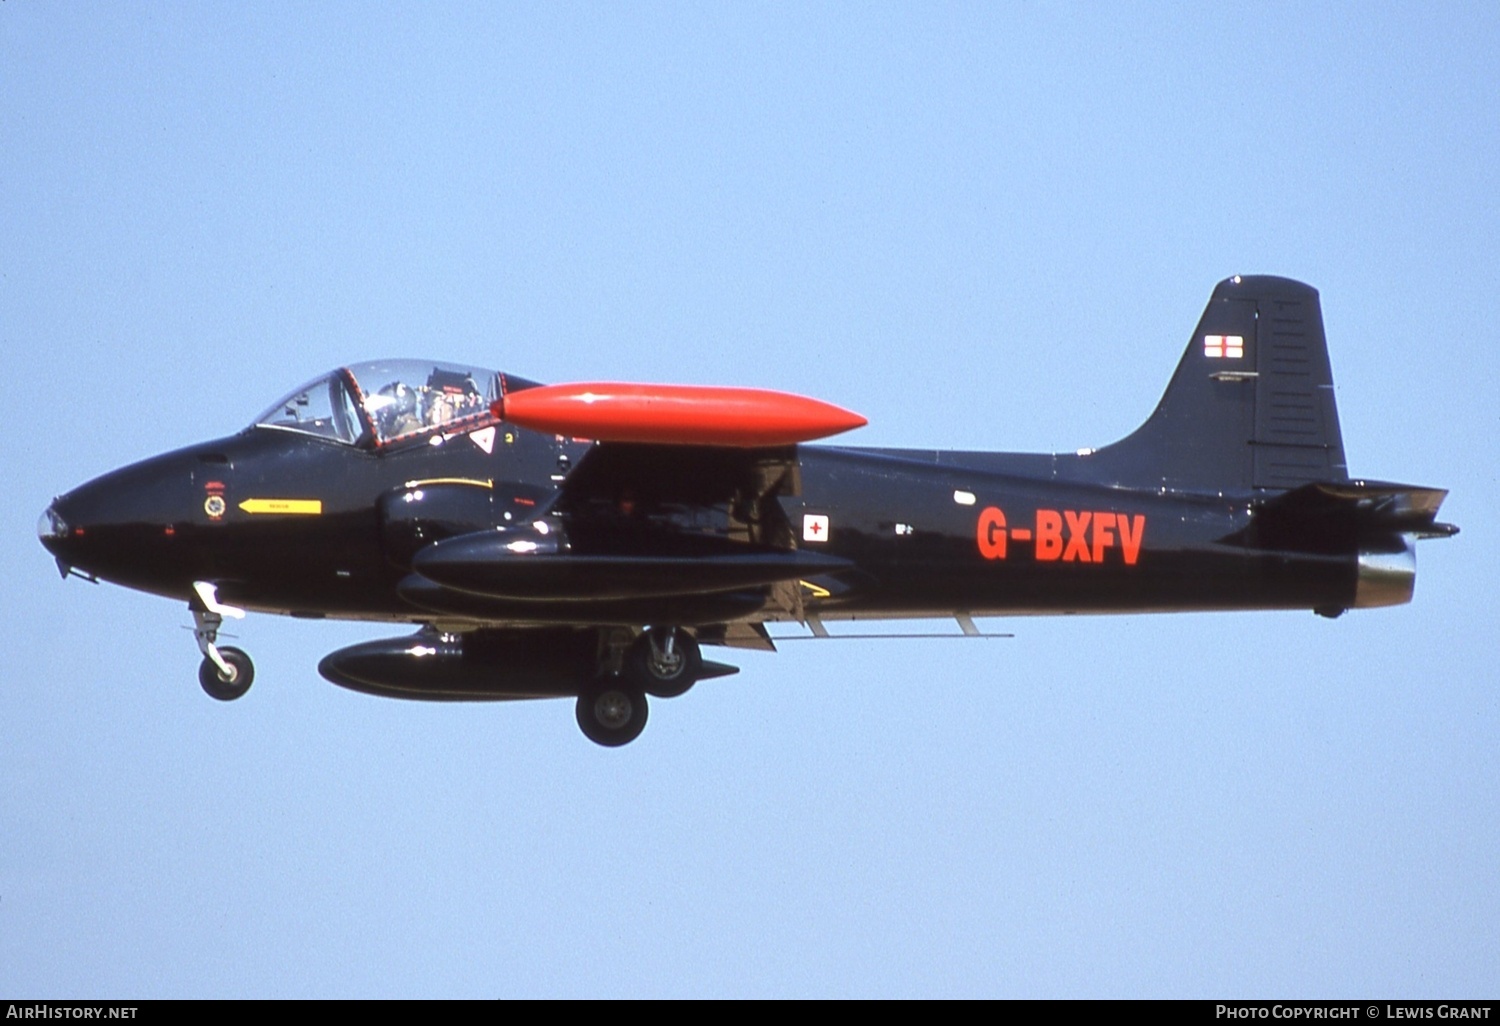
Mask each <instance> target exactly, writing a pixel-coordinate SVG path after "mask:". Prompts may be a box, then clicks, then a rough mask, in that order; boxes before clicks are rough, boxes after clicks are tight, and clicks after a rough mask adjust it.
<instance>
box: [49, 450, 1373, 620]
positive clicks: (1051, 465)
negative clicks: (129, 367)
mask: <svg viewBox="0 0 1500 1026" xmlns="http://www.w3.org/2000/svg"><path fill="white" fill-rule="evenodd" d="M507 439H509V440H508V441H507ZM590 448H591V446H590V443H587V442H581V441H573V440H566V439H561V438H557V437H553V436H542V435H538V434H536V433H533V432H529V431H524V430H521V429H515V428H509V427H507V426H506V425H500V427H499V433H498V435H497V436H496V438H495V439H494V443H493V445H492V448H491V451H490V452H485V451H484V450H483V449H482V448H481V447H480V446H479V445H477V444H473V443H472V442H471V441H470V440H469V438H468V437H467V436H466V435H457V436H454V437H450V438H448V439H447V440H445V441H443V442H442V443H441V444H431V443H430V442H428V441H425V440H424V441H423V442H422V443H420V444H414V445H411V446H409V447H406V448H394V449H386V450H382V451H374V450H370V449H363V448H359V447H355V446H350V445H346V444H341V443H339V442H335V441H330V440H325V439H321V438H316V437H312V436H309V435H304V434H298V433H295V432H290V431H281V430H274V429H267V428H252V429H249V430H247V431H245V432H242V433H240V434H238V435H234V436H232V437H229V438H224V439H220V440H218V441H215V442H209V443H206V444H202V445H197V446H193V447H190V448H187V449H183V450H179V451H177V452H173V453H169V454H166V455H163V456H158V457H155V458H153V459H150V460H146V461H144V462H142V463H138V464H134V465H132V466H129V467H126V468H123V469H121V470H118V471H115V472H113V473H110V474H107V475H105V476H103V477H101V478H99V479H97V480H95V481H92V482H90V483H88V484H86V485H84V486H82V487H80V488H78V489H76V490H74V491H72V492H70V493H68V494H67V495H65V496H63V497H61V498H59V499H58V500H57V501H56V503H55V504H54V507H53V510H54V511H55V513H56V514H57V515H58V516H59V517H61V519H62V520H63V521H65V522H66V524H67V525H68V533H67V535H66V537H59V538H56V539H52V540H49V541H48V547H49V548H50V549H51V550H52V551H53V552H54V554H56V555H57V556H58V558H59V559H60V560H61V561H62V562H64V563H66V564H68V565H70V566H73V567H76V568H78V569H79V570H82V571H85V572H87V573H90V574H93V575H96V576H98V577H100V578H103V579H105V580H109V581H113V582H115V583H118V584H121V585H125V586H127V587H131V588H137V589H140V590H143V591H149V592H153V593H156V594H160V595H164V596H168V597H173V598H179V599H183V600H188V599H190V598H191V596H192V586H193V583H194V582H195V581H212V582H214V583H215V584H216V585H217V586H218V588H219V595H220V597H221V598H222V599H223V600H224V601H226V602H230V603H233V604H235V605H239V606H243V607H246V608H249V609H253V610H260V611H266V612H277V613H287V614H291V615H293V616H306V617H334V618H353V619H372V620H390V621H401V622H430V621H433V620H434V619H445V620H449V621H470V620H472V621H474V622H477V623H504V624H517V625H519V624H525V623H538V624H540V623H547V624H556V623H559V622H573V623H579V624H594V623H600V622H621V623H636V624H640V623H656V622H662V621H663V619H669V620H670V619H675V620H677V621H679V622H682V623H689V624H691V623H698V622H703V620H704V618H705V615H706V616H707V618H709V619H717V618H721V617H720V615H719V614H720V612H721V608H720V607H721V606H722V605H723V597H722V596H721V597H720V599H718V600H715V599H712V598H706V597H703V595H702V594H701V593H700V594H699V595H698V597H697V598H695V599H693V600H691V601H689V600H686V599H680V600H677V601H676V602H675V603H674V602H670V601H666V600H664V599H662V598H661V597H659V596H641V597H640V598H639V599H638V600H636V601H631V600H630V599H629V598H628V597H627V598H616V599H613V600H611V601H609V602H607V603H603V602H589V601H585V600H578V599H574V600H556V599H553V600H548V601H537V602H527V601H525V600H523V599H519V598H513V597H512V598H496V597H493V596H487V597H481V596H477V595H463V596H450V597H451V598H452V601H451V602H450V603H449V604H448V605H447V606H443V605H442V604H441V603H440V604H439V608H440V609H441V610H442V611H441V612H440V613H435V612H434V609H433V607H432V605H431V604H430V603H427V604H424V605H416V604H414V603H413V602H412V601H411V600H410V598H406V597H403V595H402V594H401V591H400V589H401V586H402V583H403V581H408V579H409V578H410V577H411V576H412V575H411V568H410V557H411V555H412V550H413V549H414V548H416V547H419V546H420V544H422V543H424V542H427V541H431V540H438V539H440V538H442V537H444V536H451V535H453V534H459V533H464V532H466V531H467V532H477V531H483V530H486V529H491V528H495V527H506V526H508V525H513V524H518V523H523V522H525V521H527V520H529V519H531V518H532V517H535V516H536V515H538V513H543V515H551V516H553V517H554V518H556V519H559V520H561V521H563V522H566V521H567V520H568V519H569V516H570V514H569V513H568V512H567V511H558V510H556V509H553V510H552V512H551V513H550V514H547V513H544V512H543V511H546V510H548V509H549V506H551V505H552V504H553V503H554V499H555V497H556V495H557V493H558V490H559V489H560V487H561V485H562V482H563V481H564V480H565V479H566V477H567V475H568V473H569V472H570V470H571V469H572V468H573V467H574V466H575V465H576V464H577V463H578V462H579V461H580V460H582V459H583V458H584V457H585V456H586V454H587V453H588V452H589V450H590ZM791 463H792V464H793V466H794V468H795V472H796V473H795V480H796V485H795V487H786V486H783V487H782V488H781V489H780V491H779V492H778V493H777V494H773V495H769V496H765V497H762V498H763V505H764V506H765V507H766V508H767V509H769V501H771V500H774V505H775V511H776V514H775V515H777V516H778V517H780V518H782V519H783V525H782V526H783V531H782V536H783V541H782V543H781V544H783V545H786V546H788V547H792V548H798V549H801V550H803V551H806V552H810V553H811V552H816V553H821V554H825V555H827V556H831V557H837V558H839V559H842V560H847V561H848V563H849V564H852V565H851V566H850V567H849V568H848V569H846V570H842V571H840V572H837V573H831V574H824V575H813V577H812V579H810V580H804V581H802V582H801V583H800V584H799V585H798V591H799V593H800V594H799V597H800V600H801V603H802V606H801V610H800V612H801V613H802V614H813V615H817V616H821V617H823V618H827V619H841V618H864V617H922V616H948V615H953V614H956V613H959V614H962V613H968V614H975V615H978V614H1033V613H1066V612H1079V613H1088V612H1125V611H1170V610H1198V609H1224V608H1345V607H1348V606H1350V605H1352V604H1353V602H1354V592H1355V580H1356V563H1357V560H1356V551H1355V544H1354V540H1353V539H1352V538H1350V539H1347V540H1346V541H1345V542H1344V543H1342V544H1337V543H1336V544H1330V545H1325V546H1321V548H1322V549H1323V550H1324V551H1286V550H1277V549H1267V548H1265V547H1264V546H1262V545H1259V544H1255V538H1254V537H1253V532H1250V531H1248V530H1247V529H1248V528H1249V527H1250V524H1251V520H1252V504H1253V503H1254V501H1255V500H1256V498H1257V496H1256V495H1254V494H1248V493H1247V494H1240V495H1233V494H1225V495H1201V494H1194V493H1190V492H1167V491H1166V490H1164V489H1154V490H1142V489H1130V488H1124V487H1118V486H1110V485H1104V484H1098V483H1090V482H1089V481H1087V480H1086V475H1087V473H1088V457H1087V456H1074V455H1062V456H1035V455H1024V454H999V453H952V452H931V451H927V452H923V451H915V450H873V449H856V448H824V447H812V446H801V447H797V448H796V450H795V451H794V456H793V459H792V460H791ZM424 485H425V486H426V487H427V489H428V490H429V491H433V490H436V489H442V488H444V487H448V488H450V489H455V490H458V491H460V492H461V494H464V495H467V494H469V493H470V492H471V491H473V490H474V489H480V490H482V491H485V492H487V493H488V494H487V495H485V496H484V501H483V502H482V503H479V504H470V507H469V508H467V509H465V510H463V511H460V512H459V513H458V514H457V515H456V516H455V515H448V516H447V518H446V522H444V523H438V524H434V523H432V522H430V521H432V520H433V519H434V518H431V517H430V518H428V520H429V522H428V523H426V524H425V525H418V527H417V530H419V531H420V530H422V529H424V527H425V529H426V530H427V531H429V534H428V535H427V536H426V537H422V538H419V539H417V540H416V541H415V543H414V542H413V541H412V540H411V539H409V538H407V537H406V536H405V534H403V533H402V532H403V531H407V530H408V525H404V524H393V519H392V515H391V513H390V508H391V506H392V504H396V505H399V502H400V497H402V496H405V495H408V494H409V493H410V492H411V491H412V490H414V489H416V490H420V489H421V488H422V487H423V486H424ZM616 498H617V497H616ZM667 498H670V497H667ZM732 498H733V497H732V496H730V495H728V494H726V496H725V498H724V503H722V504H720V505H721V506H722V507H723V508H724V509H727V507H728V505H729V503H730V502H731V501H732ZM641 501H642V503H643V505H646V504H650V507H651V508H643V509H641V510H628V512H630V513H632V514H634V515H636V516H638V517H640V518H643V519H647V520H650V521H651V522H652V523H653V524H654V525H655V530H654V532H647V533H645V534H643V535H641V538H642V539H660V537H661V536H662V532H664V531H665V532H668V533H669V534H671V533H675V534H677V535H680V536H691V537H694V538H700V539H702V538H715V537H718V538H722V539H723V546H731V547H732V546H734V545H735V544H736V540H735V538H734V531H733V528H732V521H733V517H732V516H731V515H729V514H728V513H723V515H721V516H720V517H719V518H718V522H717V524H716V522H715V507H714V504H712V503H704V504H702V508H701V509H693V510H687V509H686V508H685V507H684V506H683V505H682V504H680V503H679V504H673V503H672V502H670V501H665V500H663V499H662V497H659V496H658V497H656V498H655V499H654V500H653V498H652V497H650V496H647V497H645V498H644V499H643V500H641ZM705 511H706V512H705ZM721 512H723V511H722V510H721ZM435 519H437V520H440V521H441V520H444V517H443V516H442V515H438V516H437V517H436V518H435ZM684 521H690V522H684ZM408 533H409V532H408ZM398 535H400V537H398ZM788 537H789V540H786V539H787V538H788ZM741 542H742V543H743V544H746V545H749V546H750V547H752V548H762V547H764V546H765V545H766V544H769V543H770V540H769V539H768V538H761V539H758V544H757V543H752V542H748V541H744V540H741ZM593 544H594V545H595V547H596V548H597V547H599V546H613V547H614V548H616V549H623V551H620V552H617V553H616V554H617V555H623V556H630V555H632V553H631V552H630V551H629V549H630V548H631V547H632V545H634V546H635V547H638V548H639V547H644V546H646V545H651V547H652V548H653V550H656V549H657V546H656V545H655V543H654V541H647V540H641V541H635V540H633V539H632V538H631V537H630V536H629V535H620V534H619V533H618V532H617V533H616V535H615V537H614V538H613V539H611V540H605V541H599V542H594V543H593ZM585 547H587V546H586V545H585ZM713 551H714V552H717V551H722V549H721V548H714V549H713ZM729 551H733V549H732V548H730V549H729ZM634 554H638V555H641V556H650V555H652V554H653V552H639V553H634ZM408 590H410V589H408ZM775 591H776V589H774V588H761V589H759V590H758V594H760V596H761V597H762V598H763V601H760V602H754V601H751V600H750V599H749V598H747V596H746V594H745V590H744V589H739V590H738V591H736V593H735V598H734V600H733V602H732V603H731V604H730V605H729V606H727V607H724V608H727V609H728V610H729V611H730V612H732V614H733V615H732V616H731V617H722V618H726V619H728V618H733V619H752V620H779V619H788V618H793V617H795V616H796V615H797V612H798V611H797V610H795V609H793V608H790V607H789V606H788V603H787V602H785V601H781V602H780V603H778V601H777V596H776V594H775ZM419 598H420V596H419ZM716 602H718V605H716V604H715V603H716ZM691 606H697V607H702V609H707V610H708V612H707V614H705V613H703V612H702V611H700V609H688V608H684V609H677V608H676V607H691ZM674 611H676V612H677V613H678V615H676V616H675V617H674V616H672V615H671V614H672V613H673V612H674ZM663 614H666V615H665V616H664V615H663Z"/></svg>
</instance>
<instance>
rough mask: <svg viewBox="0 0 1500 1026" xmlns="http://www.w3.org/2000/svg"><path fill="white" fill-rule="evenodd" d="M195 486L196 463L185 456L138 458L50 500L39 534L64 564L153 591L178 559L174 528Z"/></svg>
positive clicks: (39, 525) (47, 547) (182, 514)
mask: <svg viewBox="0 0 1500 1026" xmlns="http://www.w3.org/2000/svg"><path fill="white" fill-rule="evenodd" d="M190 487H191V468H190V467H189V466H188V465H186V464H185V463H184V461H183V460H181V459H180V458H174V457H172V456H169V457H157V458H155V459H150V460H146V461H144V462H141V463H135V464H132V465H131V466H128V467H123V468H121V469H120V470H116V471H112V472H110V473H108V474H105V475H104V476H103V477H98V478H95V479H94V480H92V481H90V482H88V483H87V484H85V485H81V486H79V487H78V488H75V489H73V490H72V491H71V492H68V493H67V494H66V495H63V496H60V497H59V498H56V499H54V500H52V505H51V506H48V507H47V509H46V510H45V511H43V513H42V515H41V518H40V519H39V520H38V521H37V536H38V538H39V539H40V540H41V543H42V545H43V547H45V548H46V550H47V551H48V552H50V553H52V555H53V556H55V557H57V561H58V563H59V564H60V565H61V566H63V567H64V568H67V567H77V568H78V569H80V570H84V571H87V572H89V573H92V574H94V575H96V576H98V577H102V578H104V579H106V580H111V581H115V582H117V583H120V584H124V585H127V586H129V587H139V588H146V589H148V590H155V586H156V585H158V584H159V583H160V581H161V580H162V575H163V572H164V571H167V570H168V569H169V568H170V564H171V563H172V562H173V559H172V553H171V551H170V549H171V546H170V545H169V542H170V541H171V540H172V531H171V530H170V529H171V528H172V527H173V524H174V522H176V521H179V520H181V519H182V518H183V516H184V513H185V510H186V509H187V500H188V498H189V495H190V494H191V493H190V490H189V489H190Z"/></svg>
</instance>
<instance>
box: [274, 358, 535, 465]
mask: <svg viewBox="0 0 1500 1026" xmlns="http://www.w3.org/2000/svg"><path fill="white" fill-rule="evenodd" d="M532 384H533V383H532V382H530V381H522V380H520V379H514V378H513V379H510V380H509V381H508V382H507V381H502V376H501V375H500V374H498V373H496V372H495V371H492V370H482V369H480V368H477V367H466V366H461V365H459V364H451V363H435V362H433V361H431V360H375V361H372V362H369V363H357V364H353V365H351V366H348V367H342V368H340V369H339V370H336V371H334V372H333V373H332V374H325V375H324V376H322V377H320V378H317V379H315V380H313V381H310V382H308V383H307V384H305V385H303V386H302V387H301V388H298V389H296V390H294V391H292V392H290V393H288V394H287V395H286V396H285V397H284V398H283V399H281V400H280V401H279V402H277V403H276V404H275V405H273V406H271V407H270V408H269V409H267V410H266V411H265V412H264V413H262V414H261V415H260V416H259V417H257V418H255V426H256V427H265V428H275V429H277V430H280V431H297V432H301V433H302V434H308V435H317V436H318V437H320V438H328V439H332V440H334V441H338V442H343V443H345V444H347V445H362V446H372V447H380V446H385V445H390V444H391V443H393V442H401V441H406V440H408V439H413V438H417V437H420V436H423V435H427V434H431V433H434V432H437V431H445V432H446V431H465V430H469V429H470V428H474V427H481V426H483V425H484V424H486V423H489V422H491V421H493V420H494V419H495V418H494V415H493V414H491V413H490V404H491V403H493V402H494V401H495V400H496V399H498V398H500V395H501V393H502V391H503V390H505V389H506V388H507V387H509V388H511V389H514V388H518V387H519V388H524V387H529V386H530V385H532Z"/></svg>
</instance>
